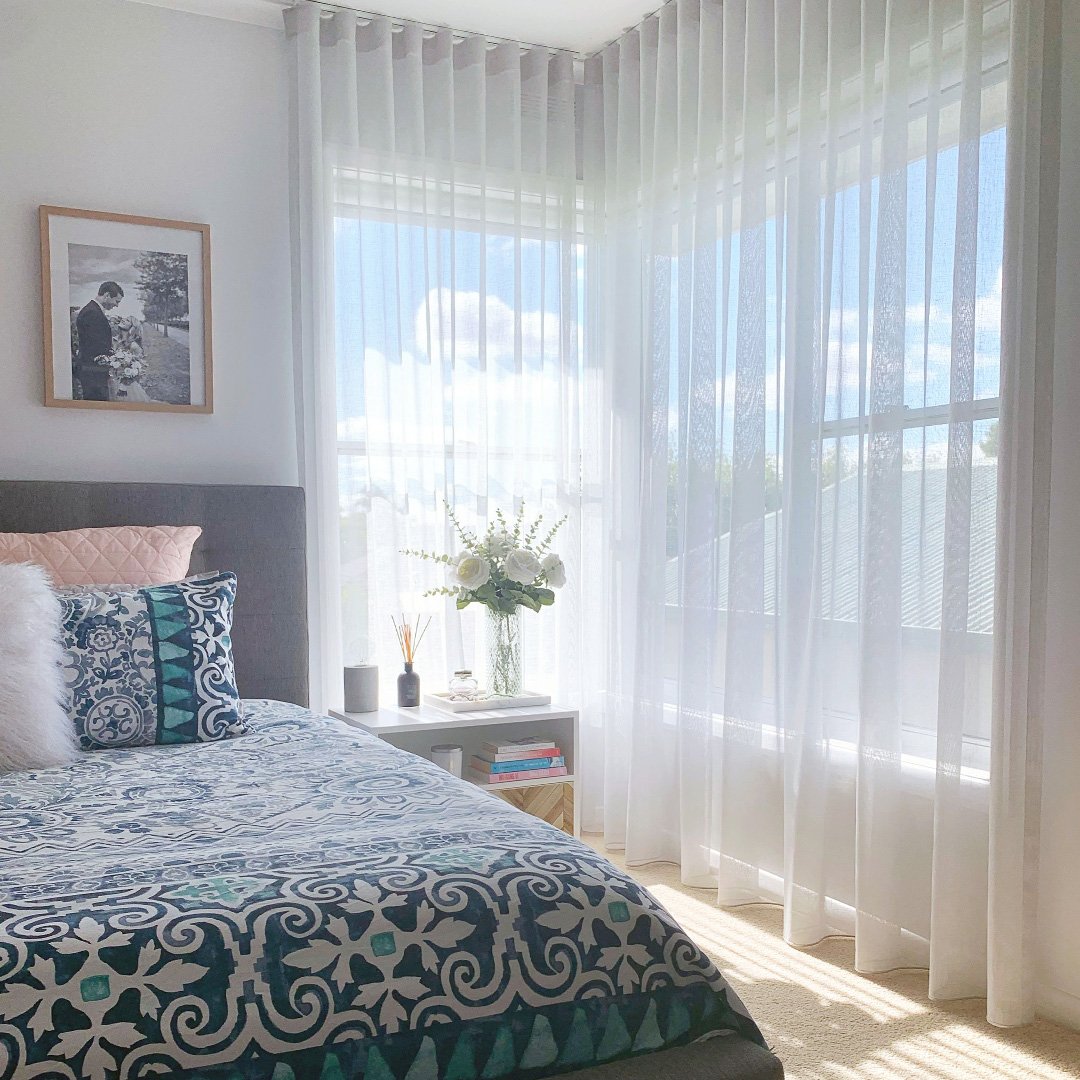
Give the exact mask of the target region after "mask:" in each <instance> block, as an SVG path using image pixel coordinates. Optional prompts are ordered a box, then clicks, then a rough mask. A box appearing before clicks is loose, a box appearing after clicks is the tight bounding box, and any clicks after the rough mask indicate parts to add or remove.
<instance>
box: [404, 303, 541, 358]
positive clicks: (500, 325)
mask: <svg viewBox="0 0 1080 1080" xmlns="http://www.w3.org/2000/svg"><path fill="white" fill-rule="evenodd" d="M480 300H481V297H480V294H479V293H478V292H465V291H462V290H454V289H449V288H445V287H444V288H439V289H432V290H431V291H430V292H429V293H428V294H427V296H426V297H425V298H424V299H423V300H422V301H421V302H420V305H419V307H418V308H417V310H416V317H415V319H414V322H413V328H414V333H415V337H416V343H417V347H418V348H420V349H422V350H424V351H425V352H427V353H428V354H429V355H430V356H431V358H432V359H433V360H439V359H442V360H446V361H449V360H450V359H451V358H452V357H453V358H456V359H463V360H476V359H478V358H479V357H480V347H481V341H480V338H481V334H480V331H481V314H482V315H483V330H484V356H485V358H486V359H487V360H494V361H497V360H509V359H513V357H514V356H515V336H516V330H517V328H518V325H519V324H520V333H521V355H522V357H523V358H524V359H525V360H526V361H529V360H531V361H533V362H535V361H536V360H537V359H538V358H539V357H540V356H541V355H545V356H549V357H555V356H558V354H559V316H558V315H557V314H556V313H555V312H551V311H523V312H521V314H520V316H518V315H516V313H515V311H514V309H513V308H512V307H510V305H509V304H507V303H506V302H505V301H503V300H502V299H500V298H499V297H497V296H491V295H489V296H487V297H485V298H484V304H483V308H482V309H481V303H480Z"/></svg>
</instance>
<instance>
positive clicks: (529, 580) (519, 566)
mask: <svg viewBox="0 0 1080 1080" xmlns="http://www.w3.org/2000/svg"><path fill="white" fill-rule="evenodd" d="M446 510H447V513H448V514H449V516H450V520H451V521H452V522H453V524H454V529H455V530H456V532H457V534H458V536H459V537H460V539H461V543H462V545H463V547H464V550H462V551H461V552H459V553H458V554H457V555H436V554H435V553H434V552H431V551H411V550H406V551H405V552H403V554H405V555H415V556H417V557H418V558H421V559H428V560H430V561H432V562H440V563H444V564H445V565H446V568H447V584H446V585H444V586H441V587H439V588H436V589H430V590H429V591H428V592H426V593H425V594H424V595H425V596H439V595H442V596H453V597H455V598H456V599H457V606H458V607H459V608H464V607H468V605H469V604H474V603H475V604H485V605H486V606H487V607H489V608H490V609H491V610H492V611H493V612H495V613H497V614H503V615H512V614H513V613H514V611H515V610H516V609H517V608H518V607H519V606H520V607H527V608H530V609H531V610H533V611H539V610H540V609H541V608H542V607H545V606H547V605H549V604H553V603H554V602H555V593H554V592H553V591H552V590H553V589H558V588H561V587H562V586H563V585H565V584H566V568H565V567H564V566H563V561H562V559H560V558H559V556H558V555H556V554H555V553H554V552H553V551H552V550H551V544H552V541H553V540H554V539H555V534H556V533H557V532H558V531H559V529H560V528H561V527H562V525H563V523H564V522H565V521H566V518H565V517H563V518H562V519H561V520H559V521H557V522H556V523H555V524H554V525H553V526H552V528H551V529H549V530H548V532H547V534H546V535H545V536H544V537H543V539H539V534H540V529H541V526H542V525H543V520H544V519H543V517H537V518H536V519H535V520H534V521H533V522H532V524H531V525H529V526H528V527H527V528H526V523H525V514H524V510H523V509H522V510H520V511H518V514H517V517H516V518H515V519H514V520H513V522H508V521H507V520H506V518H504V517H503V514H502V511H501V510H496V511H495V520H494V521H493V522H491V524H490V525H488V527H487V532H485V533H483V534H482V535H479V534H477V533H475V532H473V531H472V530H471V529H466V528H465V527H464V526H463V525H462V524H461V522H460V521H458V519H457V515H456V514H455V513H454V511H453V510H452V509H451V508H450V507H449V506H447V508H446ZM549 586H550V588H549Z"/></svg>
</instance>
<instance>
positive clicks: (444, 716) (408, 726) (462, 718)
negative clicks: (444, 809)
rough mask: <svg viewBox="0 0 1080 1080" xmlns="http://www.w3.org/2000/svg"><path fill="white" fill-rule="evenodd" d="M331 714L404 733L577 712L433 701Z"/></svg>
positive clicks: (381, 730) (380, 731)
mask: <svg viewBox="0 0 1080 1080" xmlns="http://www.w3.org/2000/svg"><path fill="white" fill-rule="evenodd" d="M330 715H331V716H334V717H337V719H338V720H344V721H345V722H346V723H347V724H352V725H354V726H355V727H362V728H364V729H365V730H367V731H370V732H371V733H372V734H373V735H383V734H387V735H391V734H400V735H404V734H405V733H406V732H410V731H436V730H438V729H440V728H441V729H444V730H447V731H449V730H451V729H453V728H470V727H491V726H493V725H495V724H499V725H503V724H514V723H522V722H525V721H530V720H551V719H554V718H556V717H560V716H566V717H571V716H573V715H574V712H573V710H572V709H557V708H553V707H552V706H551V705H528V706H525V707H524V708H520V709H477V710H476V711H475V712H461V713H450V712H444V711H442V710H441V709H435V708H432V707H431V706H430V705H419V706H417V707H416V708H413V709H394V708H383V709H379V711H378V712H370V713H347V712H342V711H340V710H338V709H331V710H330Z"/></svg>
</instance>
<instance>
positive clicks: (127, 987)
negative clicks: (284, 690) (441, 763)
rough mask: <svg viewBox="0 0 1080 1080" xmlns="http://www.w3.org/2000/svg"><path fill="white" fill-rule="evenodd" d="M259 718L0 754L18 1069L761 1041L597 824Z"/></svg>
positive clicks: (408, 1065)
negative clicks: (567, 822)
mask: <svg viewBox="0 0 1080 1080" xmlns="http://www.w3.org/2000/svg"><path fill="white" fill-rule="evenodd" d="M245 715H246V718H247V719H248V721H249V722H250V724H251V726H252V729H253V730H252V733H251V734H250V735H246V736H244V737H241V738H238V739H235V740H230V741H226V742H217V743H205V744H199V745H189V746H176V747H165V746H154V747H146V748H142V749H130V750H122V751H98V752H95V753H90V754H86V755H85V756H84V757H83V759H82V760H80V761H79V762H78V763H77V764H76V765H73V766H69V767H62V768H57V769H50V770H47V771H44V772H40V773H36V774H25V773H24V774H21V775H15V776H7V777H0V1080H24V1078H39V1077H69V1078H75V1077H86V1078H88V1080H111V1078H114V1077H117V1078H129V1077H150V1076H176V1075H178V1074H179V1075H184V1076H199V1077H207V1078H210V1077H222V1078H229V1080H233V1078H236V1080H240V1078H244V1080H309V1078H310V1080H315V1078H319V1080H352V1078H356V1080H360V1078H363V1080H488V1078H497V1077H515V1078H516V1077H522V1078H533V1077H535V1078H539V1077H544V1076H550V1075H553V1074H558V1073H564V1072H569V1071H572V1070H574V1069H577V1068H581V1067H583V1066H587V1065H593V1064H597V1063H599V1062H604V1061H613V1060H617V1059H620V1058H626V1057H631V1056H634V1055H637V1054H642V1053H648V1052H652V1051H656V1050H659V1049H663V1048H665V1047H668V1046H675V1045H681V1044H684V1043H687V1042H690V1041H692V1040H695V1039H698V1038H701V1037H702V1036H705V1035H708V1034H709V1033H711V1032H719V1031H725V1030H730V1031H736V1032H739V1033H740V1034H742V1035H744V1036H745V1037H747V1038H750V1039H752V1040H754V1041H755V1042H760V1041H761V1036H760V1035H759V1033H758V1031H757V1028H756V1027H755V1026H754V1024H753V1022H752V1021H751V1020H750V1018H749V1016H748V1015H747V1013H746V1011H745V1009H744V1008H743V1006H742V1004H741V1003H740V1002H739V1001H738V999H737V998H736V997H735V995H734V994H733V993H732V991H731V990H730V988H729V987H728V986H727V984H726V983H725V982H724V980H723V978H722V977H721V976H720V974H719V973H718V972H717V971H716V969H715V968H714V967H713V966H712V964H711V963H710V961H709V960H708V958H707V957H706V956H705V955H704V954H703V953H702V952H701V951H700V950H699V949H698V948H697V947H696V946H695V945H694V944H693V943H692V942H691V941H690V940H689V938H687V937H686V935H685V934H684V933H683V932H682V931H681V930H680V929H679V927H678V925H677V924H676V923H675V922H674V921H673V920H672V918H671V917H670V916H669V915H668V914H667V913H666V912H665V911H664V910H663V908H661V907H660V906H659V905H658V904H657V903H656V902H655V901H654V900H653V899H652V898H651V897H650V896H649V895H648V893H646V892H644V891H643V890H642V889H641V888H640V887H639V886H638V885H636V884H635V883H634V882H633V881H632V880H631V879H629V878H627V877H625V876H624V875H623V874H622V873H620V872H619V871H618V870H616V869H615V868H614V867H613V866H611V865H610V864H609V863H608V862H606V861H605V860H604V859H602V858H601V857H600V856H599V855H597V854H596V853H595V852H593V851H592V850H591V849H589V848H588V847H585V846H583V845H582V844H580V843H578V842H577V841H575V840H573V839H571V838H570V837H568V836H565V835H564V834H563V833H561V832H559V831H558V830H556V829H554V828H552V827H551V826H549V825H546V824H544V823H543V822H541V821H538V820H536V819H534V818H530V817H528V816H526V815H524V814H522V813H520V812H518V811H516V810H514V809H512V808H511V807H509V806H507V805H506V804H505V803H503V802H501V801H500V800H498V799H495V798H493V797H491V796H490V795H488V794H486V793H484V792H482V791H480V790H478V789H476V788H474V787H472V786H471V785H469V784H468V783H465V782H463V781H458V780H454V779H452V778H451V777H449V776H448V775H447V774H446V773H444V772H442V771H441V770H439V769H437V768H436V767H435V766H433V765H431V764H429V763H427V762H424V761H422V760H420V759H419V758H416V757H413V756H412V755H409V754H406V753H404V752H402V751H399V750H396V749H394V748H393V747H390V746H388V745H386V744H385V743H382V742H379V741H378V740H376V739H374V738H373V737H371V736H369V735H366V734H363V733H360V732H357V731H353V730H351V729H348V728H346V727H345V726H344V725H341V724H339V723H337V722H336V721H333V720H330V719H328V718H326V717H319V716H315V715H314V714H312V713H309V712H307V711H306V710H303V709H300V708H297V707H296V706H292V705H283V704H280V703H275V702H246V703H245Z"/></svg>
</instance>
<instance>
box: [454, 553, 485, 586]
mask: <svg viewBox="0 0 1080 1080" xmlns="http://www.w3.org/2000/svg"><path fill="white" fill-rule="evenodd" d="M489 577H491V563H489V562H488V561H487V559H485V558H484V557H483V556H481V555H473V554H472V553H471V552H468V551H463V552H462V553H461V554H460V555H459V556H458V557H457V558H456V559H455V560H453V561H452V562H451V563H450V584H451V585H454V586H456V587H458V588H461V589H479V588H480V586H481V585H484V584H486V583H487V580H488V578H489Z"/></svg>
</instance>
